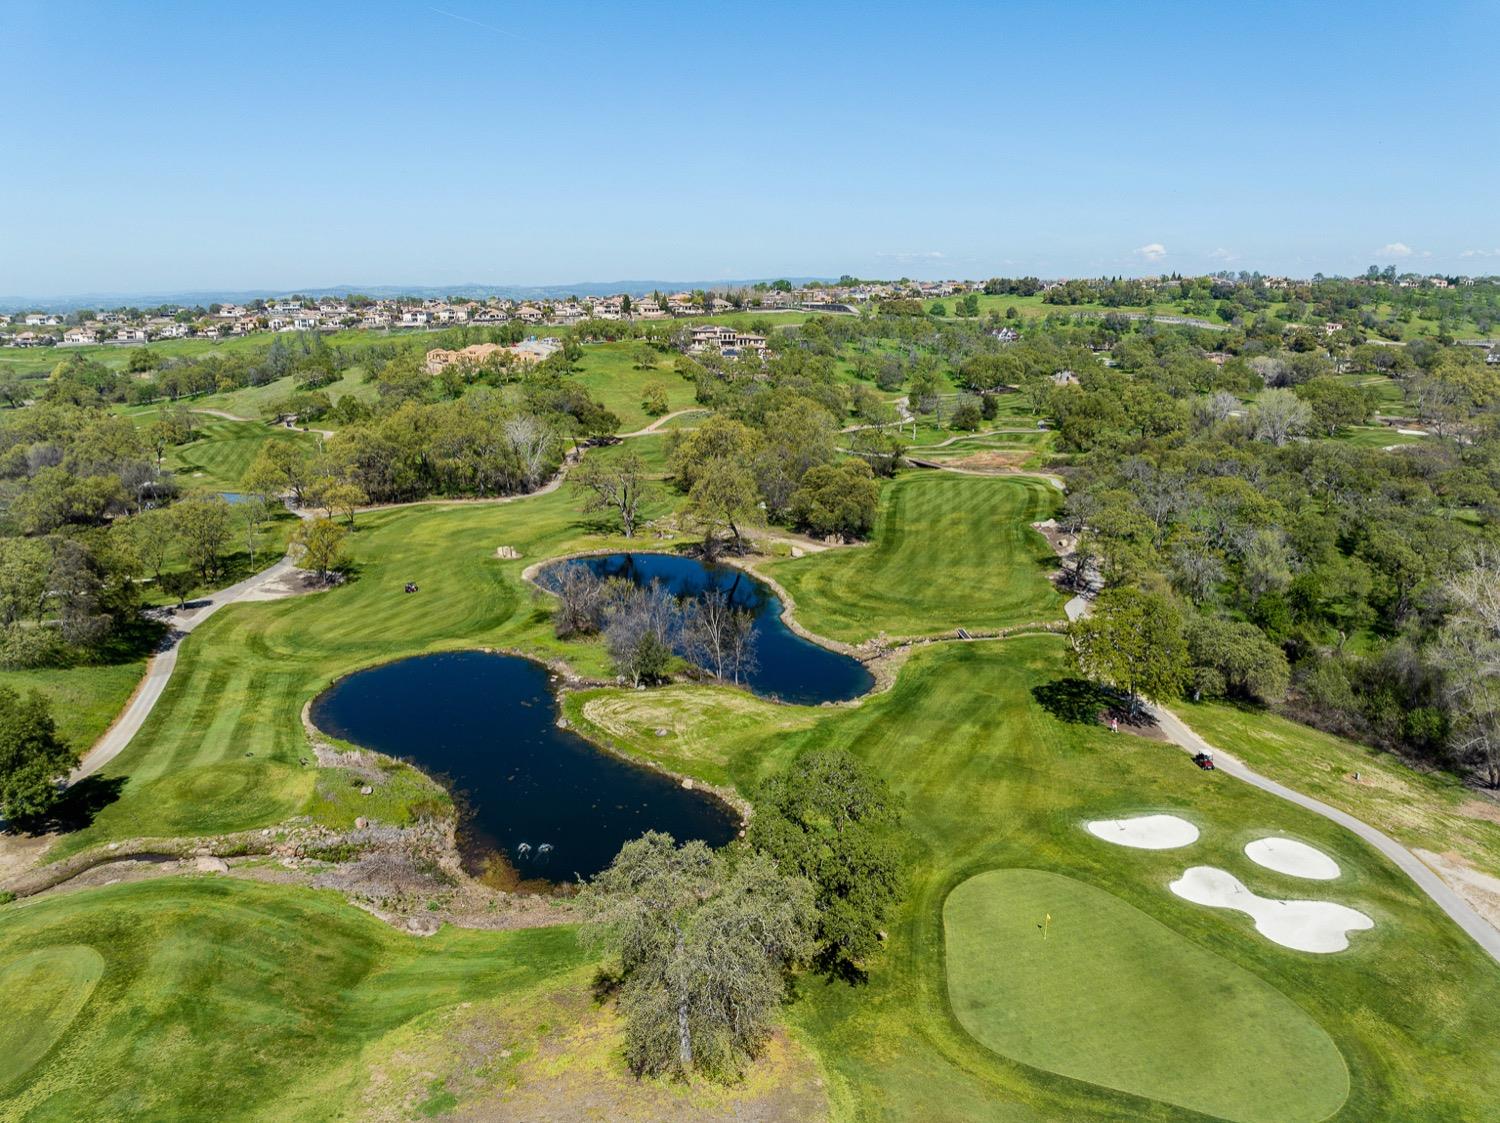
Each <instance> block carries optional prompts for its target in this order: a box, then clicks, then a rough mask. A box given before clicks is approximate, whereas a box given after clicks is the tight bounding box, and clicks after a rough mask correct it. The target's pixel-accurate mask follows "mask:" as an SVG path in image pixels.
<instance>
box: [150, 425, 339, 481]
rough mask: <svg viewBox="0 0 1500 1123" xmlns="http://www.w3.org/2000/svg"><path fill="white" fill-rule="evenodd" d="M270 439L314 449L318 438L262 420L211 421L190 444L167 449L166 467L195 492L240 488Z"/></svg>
mask: <svg viewBox="0 0 1500 1123" xmlns="http://www.w3.org/2000/svg"><path fill="white" fill-rule="evenodd" d="M268 441H285V442H289V443H293V444H301V445H304V446H306V447H308V448H312V447H313V446H314V445H316V444H317V441H318V438H317V437H316V436H314V435H313V434H311V433H301V432H297V431H295V430H292V429H284V428H280V427H278V426H274V425H267V424H266V423H265V422H263V421H211V422H209V423H207V424H205V425H201V426H200V427H199V428H198V431H197V435H196V436H195V437H194V439H193V440H191V441H189V442H188V443H187V444H183V445H177V446H175V447H173V448H172V449H170V450H168V453H167V467H168V468H170V469H172V471H174V472H176V473H177V475H178V478H179V480H180V481H181V483H182V484H183V485H184V486H185V487H186V488H188V489H189V490H192V491H238V490H239V486H240V480H241V479H243V478H244V475H245V471H246V469H248V468H249V467H250V464H251V463H252V462H253V461H254V460H255V458H256V456H257V455H259V453H260V450H261V447H262V446H264V445H265V444H266V443H267V442H268Z"/></svg>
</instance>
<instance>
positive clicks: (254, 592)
mask: <svg viewBox="0 0 1500 1123" xmlns="http://www.w3.org/2000/svg"><path fill="white" fill-rule="evenodd" d="M328 587H329V585H328V582H326V581H324V580H322V579H321V578H320V577H319V576H318V575H317V574H316V573H313V572H312V571H310V570H306V569H289V570H287V571H286V572H285V573H281V574H278V575H277V576H275V577H273V578H271V579H270V580H267V581H262V582H261V583H260V584H259V585H256V586H255V587H254V588H253V589H246V590H245V591H244V592H243V593H241V594H240V595H239V596H238V597H237V598H236V600H238V601H267V600H282V599H284V598H286V597H300V596H305V595H306V594H308V593H321V592H323V591H324V590H325V589H327V588H328Z"/></svg>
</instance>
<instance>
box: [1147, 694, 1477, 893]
mask: <svg viewBox="0 0 1500 1123" xmlns="http://www.w3.org/2000/svg"><path fill="white" fill-rule="evenodd" d="M1176 712H1177V714H1178V716H1179V717H1181V718H1182V720H1183V721H1185V722H1187V723H1188V724H1189V725H1190V726H1192V727H1193V729H1194V730H1195V731H1196V732H1197V733H1199V734H1200V735H1201V736H1202V737H1203V738H1204V739H1205V740H1207V741H1208V742H1209V743H1210V744H1212V745H1214V746H1215V747H1217V748H1221V749H1223V750H1225V751H1226V752H1229V753H1233V754H1234V755H1235V756H1237V757H1239V758H1240V759H1241V760H1243V761H1244V762H1245V763H1246V764H1248V765H1249V766H1250V767H1251V768H1253V769H1255V770H1256V771H1257V772H1259V773H1261V774H1262V775H1264V776H1269V777H1270V778H1271V779H1273V780H1279V781H1280V782H1281V783H1283V784H1286V785H1287V786H1288V787H1290V788H1295V789H1296V790H1297V791H1299V792H1302V793H1304V794H1305V795H1310V796H1314V797H1315V798H1317V799H1321V800H1322V801H1323V802H1325V803H1329V804H1332V805H1333V806H1334V807H1338V808H1340V809H1342V810H1344V811H1347V812H1349V814H1351V815H1353V816H1355V817H1356V818H1358V819H1363V820H1364V821H1365V822H1367V823H1369V824H1370V825H1371V826H1374V827H1379V828H1380V829H1381V830H1383V831H1385V832H1386V833H1387V834H1389V835H1391V837H1393V838H1395V839H1397V840H1399V841H1400V842H1402V843H1403V844H1405V845H1406V846H1410V847H1419V848H1421V849H1424V850H1432V851H1435V852H1437V853H1439V854H1441V853H1445V852H1447V851H1450V850H1451V851H1455V852H1457V853H1458V854H1460V855H1462V856H1463V857H1465V858H1467V859H1469V860H1470V861H1472V862H1474V863H1475V864H1476V865H1477V866H1479V867H1480V868H1481V869H1484V870H1485V871H1486V872H1488V873H1490V874H1493V875H1495V876H1497V877H1500V803H1496V802H1495V801H1493V800H1488V799H1486V798H1484V797H1483V796H1481V795H1480V794H1478V793H1476V792H1474V791H1472V790H1470V789H1469V788H1468V787H1466V786H1465V785H1464V783H1463V781H1461V780H1460V779H1459V778H1458V777H1457V776H1454V775H1453V774H1452V773H1449V772H1438V771H1432V772H1418V771H1416V770H1415V769H1413V768H1408V767H1407V766H1406V765H1405V764H1403V763H1402V762H1401V760H1399V759H1398V758H1397V757H1395V756H1393V755H1391V754H1390V753H1387V752H1382V751H1381V750H1379V749H1373V748H1370V747H1369V746H1368V745H1361V744H1358V743H1357V742H1354V741H1349V740H1346V739H1344V738H1343V737H1335V736H1333V735H1332V734H1330V733H1323V732H1321V731H1320V730H1317V729H1312V728H1309V727H1308V726H1306V725H1300V724H1298V723H1297V722H1295V721H1289V720H1287V719H1286V718H1284V717H1278V716H1277V715H1275V714H1270V713H1267V712H1265V711H1263V710H1253V709H1249V708H1242V707H1237V706H1231V705H1226V704H1220V703H1203V704H1201V705H1197V706H1192V705H1183V706H1179V707H1178V708H1177V710H1176ZM1356 772H1357V773H1359V780H1358V781H1356V780H1355V779H1354V774H1355V773H1356Z"/></svg>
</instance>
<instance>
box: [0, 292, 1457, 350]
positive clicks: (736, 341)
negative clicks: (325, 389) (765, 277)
mask: <svg viewBox="0 0 1500 1123" xmlns="http://www.w3.org/2000/svg"><path fill="white" fill-rule="evenodd" d="M1242 277H1243V275H1242ZM1351 280H1352V281H1353V282H1354V283H1370V282H1372V281H1374V280H1383V278H1366V277H1356V278H1351ZM1474 280H1475V279H1474V278H1471V277H1461V278H1456V279H1449V278H1445V277H1440V276H1431V277H1427V276H1421V275H1418V274H1408V275H1403V276H1402V277H1400V278H1399V279H1397V283H1398V284H1400V285H1401V286H1403V287H1412V286H1418V287H1432V288H1449V287H1452V285H1453V284H1454V283H1457V284H1473V283H1474ZM1141 281H1142V282H1143V283H1146V284H1148V285H1158V286H1165V285H1171V284H1175V283H1176V281H1175V280H1173V279H1171V278H1166V277H1147V278H1141ZM1258 281H1259V283H1261V284H1263V285H1265V286H1266V287H1267V288H1268V289H1270V290H1272V291H1284V290H1287V289H1290V288H1292V287H1294V286H1296V285H1298V284H1300V283H1301V282H1298V281H1295V280H1293V279H1291V278H1287V277H1259V278H1258ZM1064 283H1065V282H1063V281H1049V282H1036V284H1037V286H1038V287H1037V291H1039V292H1046V291H1047V290H1049V289H1052V288H1055V287H1057V286H1058V285H1061V284H1064ZM984 287H985V282H983V281H963V280H950V281H911V280H901V281H847V283H839V284H809V285H805V286H801V287H797V286H793V285H791V284H788V283H787V282H785V281H778V282H777V283H776V284H774V285H767V284H757V285H755V286H753V287H750V288H738V289H727V290H724V291H722V292H719V291H714V292H705V291H702V290H699V291H694V292H675V293H671V294H664V293H659V292H657V293H652V294H650V295H635V296H632V295H630V294H626V293H619V294H616V295H614V296H603V297H591V298H583V297H570V298H568V299H565V300H505V299H500V298H489V299H484V300H477V299H462V298H459V297H451V298H449V299H446V300H439V299H425V300H419V299H414V298H410V297H397V298H389V299H379V300H376V299H371V298H369V297H362V296H356V295H351V296H349V297H347V298H342V299H340V298H321V299H309V298H303V297H299V296H291V297H284V298H280V299H274V300H256V301H254V302H252V303H250V304H247V305H243V306H241V305H237V304H211V305H209V306H208V307H207V308H203V307H193V308H187V307H181V306H163V307H159V308H155V309H151V310H149V311H142V310H139V309H131V308H119V309H115V310H113V311H98V312H74V313H71V314H69V315H66V316H64V315H62V314H59V313H56V312H45V311H30V312H21V313H17V314H14V315H5V314H0V343H3V345H5V346H8V347H53V346H62V347H72V346H84V345H88V344H100V343H121V344H131V343H149V342H153V341H155V340H160V339H185V338H188V337H194V338H200V339H221V338H227V337H234V336H243V335H248V334H251V333H254V332H316V331H345V330H351V329H353V330H360V329H363V330H368V331H393V330H394V331H403V330H438V329H441V328H446V327H454V326H458V325H463V324H479V325H497V324H504V323H509V322H512V321H515V322H519V323H522V324H526V325H528V326H537V327H541V326H546V325H553V326H558V327H567V326H571V325H574V324H578V323H582V322H584V321H586V320H625V321H653V320H669V319H682V318H687V317H696V316H706V315H722V314H724V313H728V312H743V311H750V312H778V311H817V312H855V311H857V310H858V309H859V308H860V307H861V306H862V305H866V304H870V303H873V302H879V301H885V300H898V299H918V300H930V299H935V298H946V297H951V296H958V295H962V294H965V293H970V292H979V291H982V290H984ZM1331 327H1333V325H1326V326H1325V328H1324V330H1325V332H1327V331H1328V330H1329V329H1330V328H1331ZM734 335H735V338H730V337H729V335H728V334H725V333H717V334H715V335H712V336H710V335H709V334H704V335H703V336H702V338H697V337H696V336H695V338H694V340H693V347H694V348H695V349H696V350H700V351H701V350H708V349H710V348H713V349H716V350H719V351H721V352H723V353H735V354H738V353H743V352H745V351H760V350H763V349H764V343H765V341H764V339H759V341H758V342H757V337H756V336H754V335H751V334H746V333H734Z"/></svg>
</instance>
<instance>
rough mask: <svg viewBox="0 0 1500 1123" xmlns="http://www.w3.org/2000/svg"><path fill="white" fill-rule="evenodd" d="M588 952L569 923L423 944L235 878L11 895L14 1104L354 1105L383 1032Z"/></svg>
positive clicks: (113, 1112)
mask: <svg viewBox="0 0 1500 1123" xmlns="http://www.w3.org/2000/svg"><path fill="white" fill-rule="evenodd" d="M584 961H585V956H584V953H582V952H581V951H580V949H579V946H578V942H577V939H576V937H575V935H574V933H573V931H572V930H571V929H567V928H550V929H534V930H530V931H520V932H480V931H472V930H463V929H454V928H445V929H444V930H442V931H441V932H439V933H438V934H437V935H436V936H432V937H430V938H428V939H425V940H417V939H413V938H412V937H410V936H408V935H405V934H403V933H400V932H397V931H396V930H394V929H392V928H390V927H388V926H386V925H384V924H382V923H381V922H379V921H377V920H375V919H373V918H372V917H369V916H367V915H365V914H364V913H362V912H360V911H359V910H357V909H354V908H351V907H350V906H349V905H347V904H346V903H344V901H343V900H342V899H341V898H339V897H338V896H336V895H334V894H323V893H313V892H310V891H308V890H303V889H294V888H290V887H286V886H272V885H260V884H255V883H252V882H242V881H232V880H229V879H227V878H217V879H207V878H183V877H173V878H168V879H164V880H159V881H151V882H143V883H139V884H134V885H120V886H114V887H110V888H105V889H99V890H94V891H90V892H85V893H77V894H67V895H63V896H55V897H51V898H47V899H42V900H36V901H33V902H28V903H26V904H24V905H15V906H11V907H9V908H7V909H6V910H5V911H4V912H3V913H0V980H3V982H4V983H5V984H6V994H7V1010H6V1018H5V1024H4V1026H3V1027H0V1042H4V1043H5V1044H6V1045H8V1046H9V1048H7V1049H6V1050H5V1051H4V1053H3V1054H0V1102H3V1105H4V1106H3V1108H0V1114H3V1115H4V1117H5V1118H7V1119H22V1118H24V1119H28V1120H118V1119H152V1120H162V1121H168V1120H200V1119H250V1118H256V1119H278V1120H281V1119H285V1120H300V1119H307V1120H324V1119H331V1118H351V1117H357V1116H358V1115H359V1112H358V1110H357V1105H356V1104H353V1103H351V1102H349V1101H350V1099H351V1094H352V1093H353V1092H355V1091H356V1090H357V1089H359V1088H360V1087H362V1086H363V1085H364V1084H365V1083H366V1082H367V1081H368V1079H369V1073H368V1072H367V1071H366V1068H365V1066H363V1065H361V1064H360V1063H359V1061H360V1057H361V1055H362V1053H363V1051H364V1050H365V1049H367V1048H369V1047H370V1046H372V1045H374V1044H377V1043H379V1041H380V1040H381V1039H382V1038H383V1037H384V1036H385V1035H387V1034H389V1033H391V1032H392V1031H395V1030H397V1029H399V1028H400V1027H402V1026H403V1025H404V1024H406V1023H407V1022H409V1021H411V1020H412V1019H414V1018H417V1017H418V1016H420V1015H423V1014H425V1013H427V1012H429V1011H433V1010H436V1009H439V1008H442V1007H446V1006H451V1005H453V1004H454V1003H458V1002H464V1001H472V1000H479V999H484V1000H490V999H495V998H498V997H502V996H507V997H510V998H511V1000H512V1001H515V1000H516V998H517V996H518V995H521V994H524V993H525V992H527V991H529V990H530V989H532V988H534V987H536V986H537V985H538V984H545V983H547V982H549V981H550V982H552V983H554V984H555V983H556V982H557V981H558V980H560V979H562V978H565V977H568V976H569V974H570V973H571V972H574V971H575V969H576V968H577V967H578V966H579V965H580V964H582V963H583V962H584ZM101 968H102V970H101ZM23 981H24V982H25V983H26V986H25V987H24V988H23V989H22V990H21V991H20V992H19V995H20V997H19V998H18V997H17V994H18V992H17V991H13V990H12V989H11V986H10V984H12V983H17V984H19V983H21V982H23ZM581 982H582V980H580V984H581ZM54 1042H55V1043H54Z"/></svg>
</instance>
